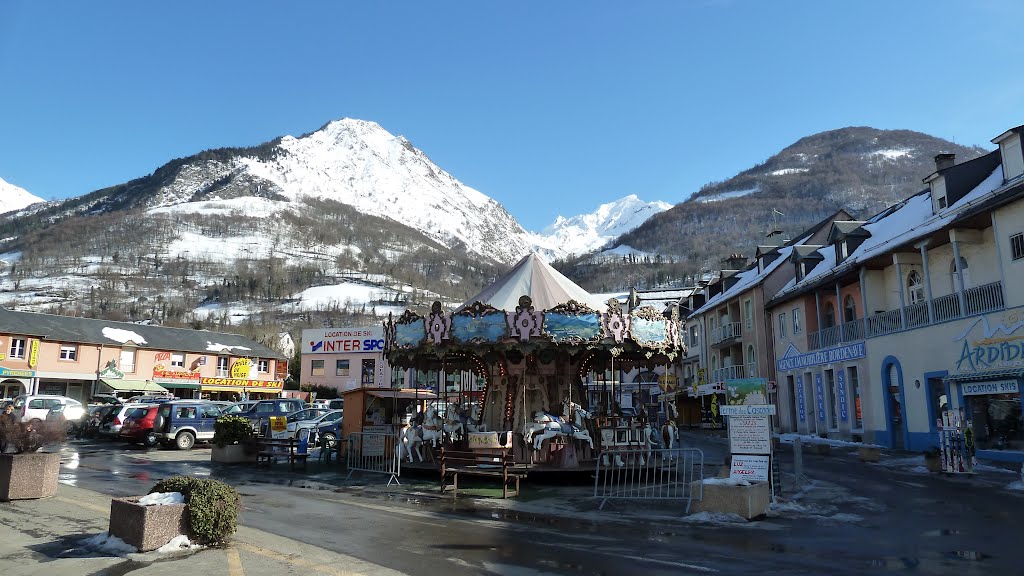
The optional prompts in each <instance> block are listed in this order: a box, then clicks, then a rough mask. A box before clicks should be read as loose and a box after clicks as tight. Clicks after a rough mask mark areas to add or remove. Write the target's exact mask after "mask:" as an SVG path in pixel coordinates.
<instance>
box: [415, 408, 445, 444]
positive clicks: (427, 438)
mask: <svg viewBox="0 0 1024 576" xmlns="http://www.w3.org/2000/svg"><path fill="white" fill-rule="evenodd" d="M420 437H421V438H422V439H423V443H424V444H426V443H427V442H430V444H431V445H432V446H433V447H434V448H437V447H438V445H439V444H440V443H441V442H443V441H444V421H443V420H441V418H439V417H438V415H437V411H435V410H434V409H433V408H427V413H426V414H425V415H424V417H423V424H421V425H420Z"/></svg>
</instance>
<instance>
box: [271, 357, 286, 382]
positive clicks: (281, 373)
mask: <svg viewBox="0 0 1024 576" xmlns="http://www.w3.org/2000/svg"><path fill="white" fill-rule="evenodd" d="M274 377H275V378H277V379H278V380H284V379H285V378H287V377H288V361H287V360H277V361H275V363H274Z"/></svg>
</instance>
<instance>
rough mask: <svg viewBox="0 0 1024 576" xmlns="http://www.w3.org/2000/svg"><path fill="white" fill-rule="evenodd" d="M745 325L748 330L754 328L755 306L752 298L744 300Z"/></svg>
mask: <svg viewBox="0 0 1024 576" xmlns="http://www.w3.org/2000/svg"><path fill="white" fill-rule="evenodd" d="M743 325H744V328H745V329H746V330H752V329H753V328H754V306H753V304H752V303H751V302H750V300H744V301H743Z"/></svg>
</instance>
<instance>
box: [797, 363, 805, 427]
mask: <svg viewBox="0 0 1024 576" xmlns="http://www.w3.org/2000/svg"><path fill="white" fill-rule="evenodd" d="M796 408H797V412H799V416H800V421H801V422H807V406H806V405H805V404H804V377H803V376H802V375H797V377H796Z"/></svg>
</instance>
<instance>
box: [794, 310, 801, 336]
mask: <svg viewBox="0 0 1024 576" xmlns="http://www.w3.org/2000/svg"><path fill="white" fill-rule="evenodd" d="M792 316H793V334H799V333H800V309H799V308H793V313H792Z"/></svg>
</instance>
